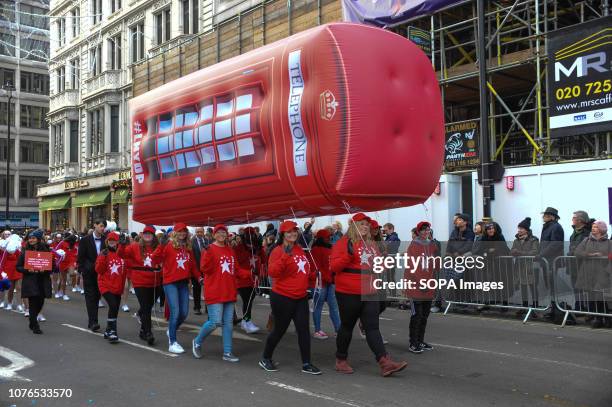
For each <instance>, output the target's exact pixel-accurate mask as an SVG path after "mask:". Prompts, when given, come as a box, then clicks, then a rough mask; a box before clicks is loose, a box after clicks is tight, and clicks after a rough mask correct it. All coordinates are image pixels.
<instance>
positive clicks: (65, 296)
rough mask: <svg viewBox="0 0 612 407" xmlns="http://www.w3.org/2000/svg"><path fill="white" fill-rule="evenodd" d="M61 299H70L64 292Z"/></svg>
mask: <svg viewBox="0 0 612 407" xmlns="http://www.w3.org/2000/svg"><path fill="white" fill-rule="evenodd" d="M62 300H64V301H70V297H68V296H67V295H66V294H64V296H63V297H62Z"/></svg>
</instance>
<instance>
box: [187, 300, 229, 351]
mask: <svg viewBox="0 0 612 407" xmlns="http://www.w3.org/2000/svg"><path fill="white" fill-rule="evenodd" d="M234 304H235V303H234V302H223V303H219V304H210V305H208V321H206V323H204V325H202V328H200V333H199V334H198V336H196V338H195V343H196V345H198V346H201V345H202V342H203V341H204V339H206V337H207V336H208V335H210V334H211V333H213V331H214V330H215V329H217V328H219V327H223V353H232V333H233V330H234Z"/></svg>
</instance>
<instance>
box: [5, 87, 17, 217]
mask: <svg viewBox="0 0 612 407" xmlns="http://www.w3.org/2000/svg"><path fill="white" fill-rule="evenodd" d="M2 89H4V90H5V91H6V94H7V96H8V106H7V109H6V116H7V120H6V134H7V137H6V207H5V219H6V228H7V229H9V208H10V203H9V196H10V195H9V191H10V183H11V182H10V181H11V99H13V90H14V89H13V85H12V84H11V83H10V82H7V83H6V84H5V85H4V86H3V87H2Z"/></svg>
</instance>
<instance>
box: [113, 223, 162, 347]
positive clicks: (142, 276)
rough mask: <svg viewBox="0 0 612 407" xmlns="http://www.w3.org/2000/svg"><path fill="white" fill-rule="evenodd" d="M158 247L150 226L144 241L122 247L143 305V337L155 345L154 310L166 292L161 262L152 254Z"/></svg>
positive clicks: (146, 229) (141, 309)
mask: <svg viewBox="0 0 612 407" xmlns="http://www.w3.org/2000/svg"><path fill="white" fill-rule="evenodd" d="M158 246H159V240H158V239H157V237H155V228H154V227H153V226H146V227H145V228H144V230H143V231H142V237H141V239H140V241H138V242H134V243H131V244H129V245H127V246H122V247H121V248H120V249H119V255H120V256H121V257H122V258H123V259H124V260H125V261H126V262H127V268H128V274H129V275H130V276H131V279H132V285H133V286H134V291H135V292H136V298H138V304H139V305H140V309H139V310H138V313H137V315H138V318H139V319H140V333H139V337H140V339H142V340H143V341H146V342H147V343H148V344H149V345H153V344H155V337H154V336H153V332H152V330H151V310H152V309H153V305H154V304H155V301H157V299H158V298H159V297H160V296H161V293H162V274H161V265H160V264H159V263H155V262H154V261H153V256H152V255H153V252H154V251H155V249H157V247H158Z"/></svg>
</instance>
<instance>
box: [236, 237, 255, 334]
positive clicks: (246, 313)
mask: <svg viewBox="0 0 612 407" xmlns="http://www.w3.org/2000/svg"><path fill="white" fill-rule="evenodd" d="M261 250H262V249H261V244H260V241H259V239H258V238H257V234H256V232H255V229H253V228H252V227H250V226H249V227H247V228H245V229H244V231H243V235H242V240H241V242H240V243H238V244H237V245H236V246H235V247H234V254H235V255H236V260H237V261H238V264H239V265H240V267H241V268H242V269H246V270H251V274H250V275H246V276H244V277H240V276H239V277H238V278H237V280H236V287H237V288H238V294H240V298H241V299H242V321H241V322H240V327H241V328H242V330H243V331H245V332H246V333H248V334H252V333H255V332H258V331H259V327H258V326H257V325H255V324H254V323H253V321H252V320H251V310H252V309H253V301H255V279H254V276H255V275H258V274H259V269H260V268H261Z"/></svg>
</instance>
